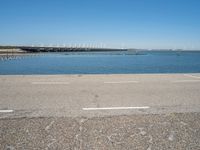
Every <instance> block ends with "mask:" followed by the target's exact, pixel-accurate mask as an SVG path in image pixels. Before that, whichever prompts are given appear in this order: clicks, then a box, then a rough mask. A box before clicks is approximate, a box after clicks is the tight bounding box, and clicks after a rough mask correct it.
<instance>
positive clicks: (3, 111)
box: [0, 110, 13, 113]
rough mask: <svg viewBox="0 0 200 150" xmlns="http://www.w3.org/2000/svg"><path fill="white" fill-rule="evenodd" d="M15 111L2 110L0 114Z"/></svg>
mask: <svg viewBox="0 0 200 150" xmlns="http://www.w3.org/2000/svg"><path fill="white" fill-rule="evenodd" d="M11 112H13V110H0V113H11Z"/></svg>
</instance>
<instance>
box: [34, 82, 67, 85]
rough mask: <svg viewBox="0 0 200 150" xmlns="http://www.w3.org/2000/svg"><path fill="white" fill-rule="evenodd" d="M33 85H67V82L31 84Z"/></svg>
mask: <svg viewBox="0 0 200 150" xmlns="http://www.w3.org/2000/svg"><path fill="white" fill-rule="evenodd" d="M31 83H32V84H35V85H67V84H69V82H31Z"/></svg>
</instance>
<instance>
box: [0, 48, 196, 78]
mask: <svg viewBox="0 0 200 150" xmlns="http://www.w3.org/2000/svg"><path fill="white" fill-rule="evenodd" d="M131 73H135V74H140V73H200V51H199V52H198V51H138V52H134V51H123V52H63V53H40V54H36V55H31V56H23V57H19V58H17V59H10V60H0V74H1V75H32V74H41V75H43V74H44V75H45V74H131Z"/></svg>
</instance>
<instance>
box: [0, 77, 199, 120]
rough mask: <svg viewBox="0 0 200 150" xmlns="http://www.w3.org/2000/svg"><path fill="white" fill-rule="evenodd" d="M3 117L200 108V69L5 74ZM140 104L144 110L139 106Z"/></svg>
mask: <svg viewBox="0 0 200 150" xmlns="http://www.w3.org/2000/svg"><path fill="white" fill-rule="evenodd" d="M0 84H1V86H0V110H13V111H14V112H13V113H0V117H6V116H7V115H9V117H11V116H14V117H16V116H19V117H20V115H22V116H24V115H25V116H30V117H35V116H43V117H51V116H66V117H79V116H85V117H95V116H105V115H122V114H125V115H126V114H134V113H139V114H140V113H153V114H160V113H166V112H199V111H200V100H199V98H200V75H199V74H160V75H159V74H149V75H146V74H143V75H52V76H0ZM140 108H141V109H140Z"/></svg>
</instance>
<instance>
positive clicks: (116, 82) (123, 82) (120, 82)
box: [104, 81, 138, 84]
mask: <svg viewBox="0 0 200 150" xmlns="http://www.w3.org/2000/svg"><path fill="white" fill-rule="evenodd" d="M104 83H105V84H126V83H138V81H111V82H104Z"/></svg>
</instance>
